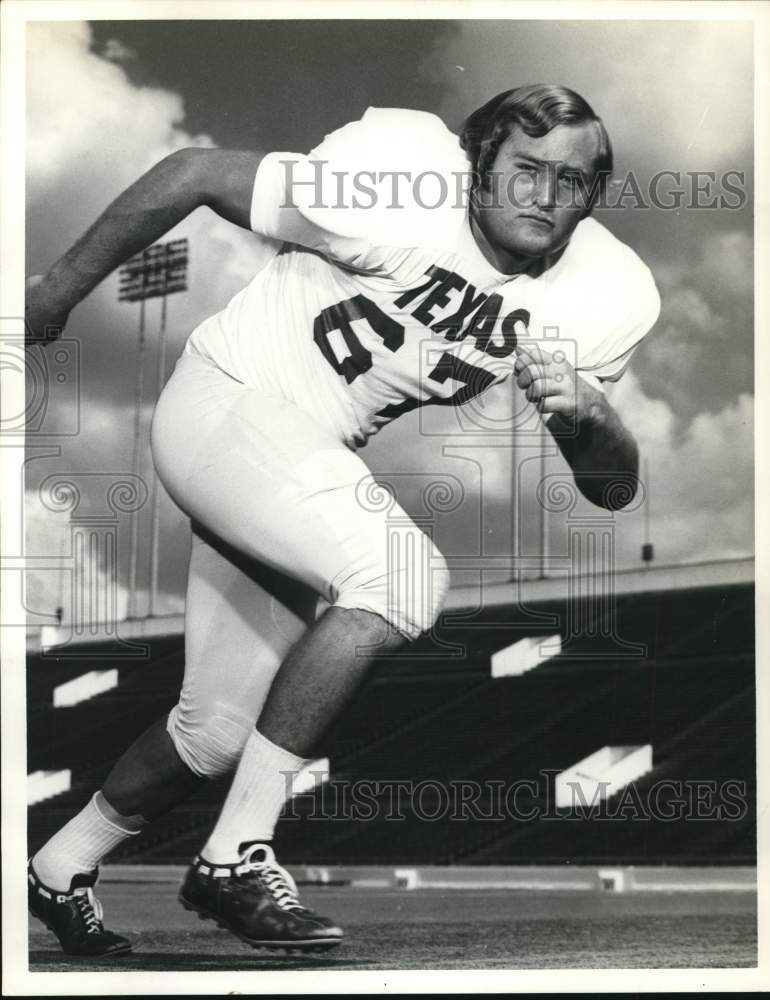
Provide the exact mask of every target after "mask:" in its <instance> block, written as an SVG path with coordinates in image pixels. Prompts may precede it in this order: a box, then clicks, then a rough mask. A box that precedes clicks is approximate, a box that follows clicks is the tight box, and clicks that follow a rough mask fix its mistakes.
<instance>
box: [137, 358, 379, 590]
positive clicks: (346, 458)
mask: <svg viewBox="0 0 770 1000" xmlns="http://www.w3.org/2000/svg"><path fill="white" fill-rule="evenodd" d="M185 371H186V372H187V374H185V372H183V374H185V377H183V378H177V375H176V373H175V375H174V377H173V378H172V381H171V382H170V383H169V385H168V386H167V388H166V390H165V391H164V393H163V396H162V398H161V401H160V403H159V406H158V408H157V410H156V414H155V418H154V420H153V457H154V459H155V463H156V467H157V469H158V473H159V475H160V478H161V480H162V482H163V484H164V486H165V487H166V489H167V490H168V492H169V493H170V495H171V496H172V498H173V499H174V500H175V502H176V503H177V504H178V505H179V506H180V507H181V508H182V509H183V510H184V511H185V512H186V513H187V514H188V515H189V516H190V517H191V518H192V519H193V520H194V521H196V522H199V523H200V524H201V525H203V526H204V527H205V528H206V529H207V530H208V531H210V532H212V533H213V534H214V535H216V536H217V537H218V538H220V539H222V541H223V542H225V543H226V544H228V545H230V546H232V547H233V548H235V549H236V550H237V551H239V552H241V553H243V554H244V555H246V556H248V557H250V558H251V559H253V560H256V561H257V562H261V563H264V564H266V565H267V566H270V567H272V568H273V569H276V570H278V571H279V572H282V573H284V574H286V575H288V576H291V577H293V578H294V579H296V580H299V581H300V582H302V583H304V584H306V585H307V586H309V587H311V588H312V589H313V590H315V591H316V592H317V593H318V594H320V595H322V596H323V597H324V598H325V599H326V600H328V601H329V602H330V603H333V600H334V594H335V589H336V587H337V586H338V585H339V583H340V582H344V580H345V576H346V571H347V569H348V567H350V566H352V565H360V564H361V563H362V562H372V561H373V560H374V561H378V560H379V558H380V556H381V555H382V553H383V552H384V549H383V546H384V537H381V532H382V528H383V525H382V518H381V516H379V513H378V512H372V511H371V510H367V509H366V507H365V506H362V504H361V503H360V500H359V496H358V486H359V483H360V482H361V481H362V480H364V479H366V477H368V475H369V473H368V470H367V468H366V466H365V465H364V463H363V462H362V461H361V460H360V459H359V458H358V457H357V456H356V455H355V454H354V453H353V452H351V451H350V450H349V449H348V448H347V447H345V445H344V444H343V443H342V442H340V441H339V440H338V439H337V438H335V436H334V435H333V434H332V433H331V432H330V431H329V430H327V429H325V428H323V427H319V426H318V424H317V422H316V421H314V420H313V419H312V418H311V417H309V416H308V415H307V414H306V413H304V412H303V411H302V410H300V409H299V408H298V407H296V406H295V405H294V404H292V403H290V402H288V401H286V400H284V399H281V398H277V397H265V396H264V395H263V394H262V393H260V392H258V391H257V390H254V389H249V388H248V387H246V386H242V385H241V384H240V383H233V382H232V380H228V381H225V382H222V380H221V378H224V379H226V378H227V377H226V376H222V377H221V378H219V377H217V376H216V375H213V376H211V380H210V384H209V383H208V382H206V381H205V379H203V380H201V379H200V378H198V374H199V372H198V369H197V368H196V367H194V366H193V367H190V368H189V371H188V370H185ZM204 375H205V373H204Z"/></svg>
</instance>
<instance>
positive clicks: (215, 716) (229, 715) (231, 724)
mask: <svg viewBox="0 0 770 1000" xmlns="http://www.w3.org/2000/svg"><path fill="white" fill-rule="evenodd" d="M255 725H256V720H255V719H252V718H250V717H249V718H247V717H246V716H244V715H242V714H241V713H239V712H238V710H237V709H236V708H234V706H232V705H227V704H223V703H220V702H217V703H215V704H214V705H213V706H207V711H206V712H205V713H204V712H203V711H201V710H196V709H194V708H191V707H189V706H186V705H183V704H182V702H180V703H179V704H177V705H175V706H174V707H173V708H172V709H171V711H170V712H169V716H168V721H167V723H166V731H167V732H168V734H169V736H170V737H171V742H172V743H173V744H174V748H175V750H176V752H177V753H178V754H179V757H180V759H181V760H182V762H183V763H184V764H185V765H186V766H187V767H188V768H189V769H190V770H191V771H192V772H193V774H197V775H198V776H199V777H201V778H218V777H220V776H221V775H223V774H227V773H229V772H230V771H232V770H233V768H234V767H235V765H236V764H237V763H238V761H239V760H240V758H241V754H242V753H243V748H244V746H245V745H246V740H247V739H248V738H249V735H250V734H251V732H252V730H253V729H254V726H255Z"/></svg>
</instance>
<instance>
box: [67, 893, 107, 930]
mask: <svg viewBox="0 0 770 1000" xmlns="http://www.w3.org/2000/svg"><path fill="white" fill-rule="evenodd" d="M73 898H74V900H75V905H76V906H77V908H78V911H79V912H80V915H81V916H82V917H83V921H84V923H85V925H86V931H87V933H88V934H101V933H102V931H103V930H104V927H103V925H102V917H103V916H104V910H103V909H102V904H101V903H100V902H99V900H98V899H97V898H96V896H94V890H93V889H90V888H89V889H76V890H75V892H74V893H73Z"/></svg>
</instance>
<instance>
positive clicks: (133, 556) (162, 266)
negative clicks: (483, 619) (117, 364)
mask: <svg viewBox="0 0 770 1000" xmlns="http://www.w3.org/2000/svg"><path fill="white" fill-rule="evenodd" d="M188 259H189V254H188V242H187V240H186V239H179V240H170V241H169V242H168V243H155V244H153V246H151V247H147V249H146V250H143V251H142V252H141V253H139V254H136V256H134V257H131V258H130V260H128V261H126V263H125V264H124V265H123V267H121V269H120V271H119V272H118V274H119V278H120V286H119V288H118V302H138V303H139V342H138V348H137V355H136V387H135V399H134V450H133V456H132V460H131V472H132V474H133V475H134V476H138V475H139V472H140V469H141V461H142V451H141V427H142V403H143V397H144V352H145V305H144V304H145V302H146V301H147V299H157V298H159V299H161V314H160V337H159V343H158V373H157V389H158V395H160V392H161V390H162V389H163V383H164V381H165V369H166V314H167V310H166V298H167V296H169V295H173V294H174V293H175V292H184V291H186V290H187V263H188ZM159 504H160V494H159V491H158V477H157V475H156V474H155V471H154V470H153V479H152V495H151V510H152V528H151V534H150V539H151V541H150V608H149V613H150V615H152V614H154V612H155V603H156V600H157V594H158V541H159V517H158V513H159ZM138 546H139V511H138V510H136V511H134V512H133V513H132V515H131V540H130V556H129V588H128V617H129V618H135V617H136V572H137V551H138Z"/></svg>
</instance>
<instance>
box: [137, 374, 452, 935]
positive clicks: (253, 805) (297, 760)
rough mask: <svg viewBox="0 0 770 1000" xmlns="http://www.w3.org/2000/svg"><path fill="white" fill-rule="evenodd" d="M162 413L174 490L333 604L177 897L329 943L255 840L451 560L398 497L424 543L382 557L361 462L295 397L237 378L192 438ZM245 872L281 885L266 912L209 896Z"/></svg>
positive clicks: (276, 688) (427, 601)
mask: <svg viewBox="0 0 770 1000" xmlns="http://www.w3.org/2000/svg"><path fill="white" fill-rule="evenodd" d="M170 415H171V414H170V411H169V410H168V409H166V411H165V412H164V411H163V410H161V411H160V419H159V416H158V413H156V422H155V425H154V445H155V452H154V453H155V456H156V461H157V462H158V467H159V471H160V472H161V476H162V478H163V481H164V483H165V485H166V488H167V489H168V490H169V492H170V493H171V495H172V496H173V497H174V499H175V500H176V502H177V503H178V504H179V505H180V506H181V507H182V508H183V509H185V510H186V511H187V512H188V513H189V514H190V516H191V517H193V518H194V519H195V520H196V521H200V522H201V523H203V524H206V525H207V526H208V527H209V528H210V529H211V530H212V531H213V532H214V533H215V534H216V535H217V536H219V537H222V538H224V539H225V540H226V541H227V542H228V543H229V544H231V545H233V546H234V547H235V548H237V549H239V550H241V551H243V552H245V553H247V554H249V555H251V556H253V557H254V558H255V559H257V560H260V561H262V562H264V563H266V564H269V565H272V566H273V567H277V568H280V569H281V570H284V571H286V572H288V573H291V574H292V575H293V576H295V577H296V578H298V579H299V580H301V581H302V582H304V583H306V584H307V585H308V586H310V587H312V588H313V589H314V590H316V591H317V592H318V593H319V594H321V595H322V596H324V597H325V598H326V599H327V600H328V602H329V603H330V604H331V605H333V607H332V609H331V610H330V611H328V612H327V613H326V614H325V615H324V616H323V618H322V619H321V620H320V621H319V622H317V623H316V624H315V625H313V626H311V627H310V628H309V629H308V631H307V633H306V634H305V636H304V637H303V639H302V641H301V642H300V643H298V644H297V646H295V647H294V649H293V650H292V652H291V653H290V654H289V657H288V658H287V660H286V661H285V662H284V664H283V665H282V666H281V668H280V670H279V671H278V674H277V675H276V679H275V681H274V683H273V686H272V688H271V693H270V695H269V698H268V703H267V704H266V706H265V710H264V712H263V717H264V727H265V728H266V729H267V730H268V732H269V734H270V735H269V736H267V735H266V733H265V732H263V731H262V725H263V722H262V718H263V717H261V721H260V724H259V726H258V728H257V730H256V731H255V732H253V733H252V734H251V735H250V736H249V739H248V741H247V743H246V746H245V749H244V754H243V757H242V758H241V762H240V763H239V766H238V768H237V770H236V775H235V778H234V781H233V785H232V787H231V790H230V793H229V795H228V798H227V801H226V803H225V806H224V808H223V811H222V815H221V817H220V821H219V822H218V823H217V827H216V828H215V830H214V833H213V835H212V838H211V839H210V841H209V843H208V844H207V845H206V847H205V848H204V852H206V853H204V854H203V857H202V859H200V864H199V865H198V866H197V867H196V870H194V871H193V872H192V873H191V875H192V881H191V876H189V875H188V880H187V882H186V884H185V887H184V889H183V899H184V901H185V902H186V903H187V904H190V905H191V907H192V908H196V909H198V910H200V911H201V912H204V913H205V912H208V913H212V914H214V915H216V917H217V919H220V920H221V921H222V922H224V923H225V924H226V925H228V926H230V927H231V928H232V929H234V930H235V931H236V933H238V934H239V935H240V936H242V937H245V938H246V939H248V940H251V941H252V942H257V943H266V942H268V941H272V942H273V943H276V942H277V941H278V940H281V941H283V942H284V943H285V942H286V941H291V942H292V943H294V944H297V943H301V942H299V941H298V939H297V938H296V937H293V936H292V935H294V934H295V932H298V931H299V930H301V929H302V925H303V923H304V929H305V930H306V931H307V930H310V931H311V932H312V933H309V934H307V942H306V943H313V942H318V941H320V940H322V939H323V941H324V943H327V944H328V943H330V940H329V936H328V935H327V930H328V928H326V927H325V926H324V925H322V924H321V925H319V924H318V923H317V918H315V915H313V920H316V927H315V928H308V924H309V923H311V922H313V921H312V920H311V919H310V918H308V919H307V920H305V919H304V918H303V917H302V916H301V915H300V916H299V917H296V916H295V914H297V913H299V904H298V903H297V901H296V895H295V894H294V893H293V892H290V891H288V890H287V889H286V885H287V880H286V878H285V875H286V873H284V872H282V870H281V869H280V868H278V866H276V865H275V864H273V863H272V857H271V855H270V854H268V856H267V860H266V859H265V852H264V851H263V849H262V848H261V847H260V848H259V852H260V853H259V855H258V858H257V859H256V860H255V856H254V854H253V852H252V850H251V845H253V844H254V841H257V842H259V843H260V844H261V843H263V842H264V841H266V840H267V839H268V838H269V837H271V836H272V828H273V826H274V824H275V821H276V818H277V815H278V813H279V812H280V808H281V806H282V804H283V801H284V797H285V793H286V774H287V773H291V772H296V771H298V770H299V769H300V768H301V767H302V765H303V764H304V763H305V761H306V759H307V756H308V755H309V754H310V752H311V751H312V748H313V747H314V745H315V743H316V742H317V739H318V737H319V736H320V735H321V733H322V732H323V730H324V729H325V728H326V727H327V726H328V725H329V724H330V723H331V721H332V720H333V718H334V717H335V715H336V714H337V713H338V711H339V710H340V708H341V707H342V706H343V705H344V704H345V703H346V701H347V700H348V698H349V697H350V695H351V694H352V692H353V691H354V690H355V688H356V687H357V685H358V684H359V683H360V681H361V680H362V678H363V676H364V675H365V673H366V671H367V670H368V668H369V666H370V664H371V662H372V660H373V658H374V651H373V650H372V649H371V647H372V646H376V645H377V644H380V651H381V650H382V648H387V646H390V647H393V646H394V645H396V644H400V643H402V642H403V641H404V640H405V639H406V638H415V637H416V636H417V635H418V634H419V633H420V632H421V631H423V630H424V629H426V628H428V627H430V625H431V624H432V622H433V620H434V619H435V616H436V614H437V610H438V607H439V605H440V603H441V600H442V599H443V595H444V592H445V589H446V585H447V573H446V567H445V565H444V563H443V560H442V559H441V557H440V555H439V554H438V553H437V552H436V550H435V548H434V547H433V546H432V544H431V543H430V542H429V540H428V539H427V538H425V536H423V535H422V534H421V533H420V532H417V531H416V529H415V528H414V525H412V524H411V522H409V520H408V518H407V517H406V515H405V514H404V513H403V511H399V509H398V508H397V507H396V506H395V505H391V513H392V514H393V516H394V519H395V521H400V522H401V524H402V525H404V526H406V525H408V526H409V527H410V528H411V530H412V531H413V532H415V534H417V535H419V536H420V539H421V540H422V544H420V545H417V546H416V549H417V550H418V551H419V552H421V557H420V558H418V559H412V560H410V561H409V562H408V563H406V564H405V565H394V564H393V563H392V562H391V561H390V560H389V533H388V529H389V526H390V521H389V519H388V517H387V512H386V510H385V509H383V508H382V507H379V508H375V509H372V508H371V507H370V506H367V504H366V503H365V501H364V499H363V495H359V489H358V488H359V486H360V485H361V484H362V482H363V481H365V480H366V479H369V478H370V477H369V474H368V470H367V469H366V466H364V465H363V463H362V462H361V461H360V459H358V458H357V456H355V455H354V454H353V453H351V452H350V451H349V450H348V449H347V448H345V447H344V446H343V445H341V444H340V442H339V441H338V440H337V439H335V438H334V437H333V435H331V434H330V433H329V432H327V431H326V430H325V429H323V428H321V427H318V426H317V424H316V423H315V422H314V421H313V420H311V419H310V418H309V417H307V415H305V414H304V413H302V412H301V411H300V410H298V409H297V407H295V406H293V405H292V404H291V403H288V402H287V401H285V400H282V399H277V398H269V397H268V398H266V397H264V396H263V395H262V394H260V393H259V392H256V391H253V390H251V391H249V390H246V389H245V388H244V390H243V391H242V394H241V397H240V398H239V399H238V400H236V401H235V402H234V404H233V405H232V406H231V407H230V408H228V409H227V412H224V411H223V410H221V409H220V410H219V412H218V416H219V419H220V422H219V424H218V425H217V424H215V422H214V421H209V422H208V424H207V425H206V428H205V433H203V434H202V433H201V428H200V425H198V426H197V428H196V430H197V434H196V438H195V441H194V442H191V441H189V439H188V438H187V436H186V432H185V430H184V426H180V423H179V421H177V420H172V419H170ZM180 457H181V461H180ZM407 530H408V529H407ZM383 644H384V645H383ZM295 719H298V720H299V721H298V722H295ZM295 751H298V752H295ZM209 854H211V857H209ZM198 876H200V877H198ZM241 877H243V878H247V879H249V880H251V881H250V882H249V886H248V891H249V892H252V891H253V886H254V883H253V880H254V879H255V878H258V879H263V884H268V883H267V882H264V880H268V881H269V882H270V884H271V885H273V886H275V887H276V893H277V895H276V896H275V897H274V902H275V903H276V906H275V907H273V910H272V911H271V913H272V916H271V918H270V920H271V921H272V923H271V925H270V926H266V925H265V923H264V921H263V920H261V917H262V916H264V914H261V913H260V907H259V906H255V908H254V911H253V912H252V913H251V914H250V915H249V914H246V916H248V919H247V920H245V922H244V921H243V920H242V919H241V918H242V917H244V907H243V906H241V905H240V903H239V905H238V906H237V907H236V910H238V911H239V912H238V913H237V914H236V915H235V916H234V915H233V914H227V913H224V912H222V911H221V909H218V907H221V905H224V904H223V899H224V900H225V901H226V900H227V899H230V900H232V899H233V898H234V897H235V895H237V894H236V893H235V890H234V889H233V887H232V886H230V885H229V884H228V886H227V891H226V892H224V891H222V883H221V881H220V880H222V879H227V880H230V879H235V880H237V879H239V878H241ZM217 882H219V884H216V883H217ZM203 883H206V884H203ZM281 903H285V904H286V912H284V913H280V912H279V909H280V907H281ZM305 912H306V911H305ZM251 916H254V917H255V920H256V923H254V922H253V921H252V920H251ZM236 918H237V919H236ZM273 918H275V919H273ZM260 934H261V935H262V936H260ZM281 935H284V936H283V937H281ZM337 939H338V937H337Z"/></svg>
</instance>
